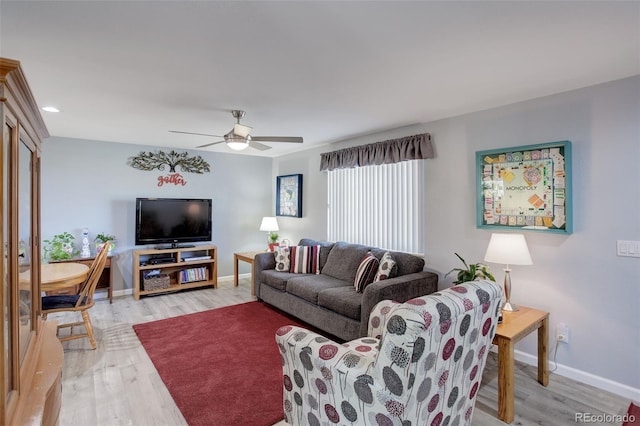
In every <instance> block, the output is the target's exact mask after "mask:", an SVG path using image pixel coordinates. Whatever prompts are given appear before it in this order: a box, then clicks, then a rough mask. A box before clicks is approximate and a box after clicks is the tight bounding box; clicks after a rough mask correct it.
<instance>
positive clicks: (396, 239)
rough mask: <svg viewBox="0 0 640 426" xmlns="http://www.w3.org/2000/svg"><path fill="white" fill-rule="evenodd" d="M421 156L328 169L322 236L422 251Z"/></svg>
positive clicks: (406, 250) (393, 248) (398, 249)
mask: <svg viewBox="0 0 640 426" xmlns="http://www.w3.org/2000/svg"><path fill="white" fill-rule="evenodd" d="M424 209H425V206H424V161H422V160H412V161H402V162H399V163H394V164H381V165H373V166H365V167H355V168H344V169H334V170H332V171H330V172H328V230H327V231H328V232H327V235H328V239H329V240H330V241H348V242H352V243H359V244H364V245H370V246H374V247H381V248H385V249H389V250H396V251H405V252H411V253H424V247H423V245H424Z"/></svg>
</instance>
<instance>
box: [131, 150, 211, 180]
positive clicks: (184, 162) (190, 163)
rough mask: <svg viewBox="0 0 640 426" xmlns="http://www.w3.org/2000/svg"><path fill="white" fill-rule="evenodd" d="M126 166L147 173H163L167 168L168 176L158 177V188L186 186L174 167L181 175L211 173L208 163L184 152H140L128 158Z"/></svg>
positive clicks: (199, 157) (182, 177)
mask: <svg viewBox="0 0 640 426" xmlns="http://www.w3.org/2000/svg"><path fill="white" fill-rule="evenodd" d="M127 164H128V165H130V166H131V167H133V168H134V169H138V170H144V171H147V172H150V171H153V170H156V169H157V170H160V171H164V170H165V169H166V168H167V167H168V168H169V173H168V174H165V175H160V176H158V179H157V182H158V186H164V185H175V186H185V185H186V184H187V180H186V179H185V178H184V176H182V174H180V173H178V172H177V171H176V167H179V168H180V171H181V172H183V173H197V174H203V173H209V172H210V171H211V166H209V163H207V162H206V161H205V160H204V159H203V158H202V157H201V156H199V155H195V156H189V153H188V152H186V151H185V152H176V151H174V150H171V151H169V152H164V151H162V150H156V151H140V154H138V155H136V156H134V157H129V160H128V161H127Z"/></svg>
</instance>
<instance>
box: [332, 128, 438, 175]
mask: <svg viewBox="0 0 640 426" xmlns="http://www.w3.org/2000/svg"><path fill="white" fill-rule="evenodd" d="M433 156H434V155H433V146H432V145H431V135H430V134H429V133H422V134H419V135H413V136H407V137H404V138H398V139H389V140H387V141H382V142H376V143H372V144H368V145H360V146H354V147H352V148H345V149H339V150H337V151H332V152H325V153H323V154H320V171H325V170H326V171H329V170H334V169H348V168H350V167H362V166H373V165H380V164H393V163H399V162H401V161H408V160H423V159H425V158H433Z"/></svg>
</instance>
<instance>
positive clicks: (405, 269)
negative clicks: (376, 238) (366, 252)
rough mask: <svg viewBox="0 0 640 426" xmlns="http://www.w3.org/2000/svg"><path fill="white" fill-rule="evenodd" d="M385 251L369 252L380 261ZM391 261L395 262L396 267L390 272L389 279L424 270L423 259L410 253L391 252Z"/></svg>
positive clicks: (374, 250) (375, 250)
mask: <svg viewBox="0 0 640 426" xmlns="http://www.w3.org/2000/svg"><path fill="white" fill-rule="evenodd" d="M386 251H387V250H383V249H371V252H372V253H373V255H374V256H375V257H377V258H378V259H382V256H383V255H384V253H385V252H386ZM389 253H391V256H393V260H395V261H396V266H395V267H394V269H392V270H391V275H390V276H389V278H395V277H400V276H402V275H407V274H415V273H416V272H422V270H423V269H424V258H422V257H419V256H416V255H415V254H411V253H404V252H401V251H391V252H389Z"/></svg>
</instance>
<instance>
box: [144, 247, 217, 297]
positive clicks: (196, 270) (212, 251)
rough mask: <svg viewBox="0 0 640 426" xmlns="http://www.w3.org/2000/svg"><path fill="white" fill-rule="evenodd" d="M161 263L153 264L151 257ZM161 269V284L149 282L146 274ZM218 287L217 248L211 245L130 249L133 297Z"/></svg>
mask: <svg viewBox="0 0 640 426" xmlns="http://www.w3.org/2000/svg"><path fill="white" fill-rule="evenodd" d="M154 259H155V260H160V259H161V262H158V263H155V264H153V263H152V260H154ZM151 270H160V274H161V276H162V277H163V279H164V283H163V285H157V284H154V285H151V281H149V280H148V279H147V280H146V279H145V274H146V273H147V272H149V271H151ZM208 286H213V288H218V248H217V247H216V246H214V245H205V246H192V247H184V246H183V247H177V248H165V249H161V248H155V249H144V250H134V251H133V297H134V298H135V300H140V296H148V295H152V294H159V293H169V292H174V291H180V290H185V289H188V288H198V287H208Z"/></svg>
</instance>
